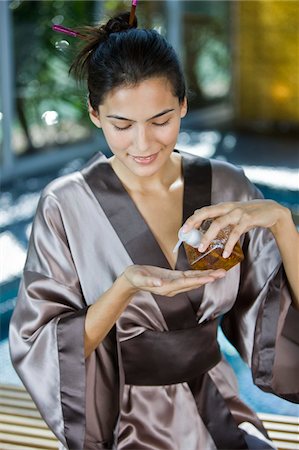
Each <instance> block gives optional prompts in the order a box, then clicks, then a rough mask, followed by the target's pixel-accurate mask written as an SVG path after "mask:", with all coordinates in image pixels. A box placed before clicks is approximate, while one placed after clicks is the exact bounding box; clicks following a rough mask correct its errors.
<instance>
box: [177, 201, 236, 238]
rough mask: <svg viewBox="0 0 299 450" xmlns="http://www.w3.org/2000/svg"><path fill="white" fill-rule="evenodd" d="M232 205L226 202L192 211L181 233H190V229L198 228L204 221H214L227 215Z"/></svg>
mask: <svg viewBox="0 0 299 450" xmlns="http://www.w3.org/2000/svg"><path fill="white" fill-rule="evenodd" d="M232 205H233V203H231V202H226V203H218V204H217V205H212V206H204V207H203V208H200V209H197V210H195V211H194V213H193V215H192V216H190V217H189V218H188V219H187V220H186V221H185V223H184V225H183V226H182V228H181V229H182V231H183V232H187V231H190V230H191V228H198V227H200V225H201V224H202V222H203V221H204V220H206V219H214V218H215V217H218V216H221V215H223V214H225V213H228V212H229V211H230V210H231V209H232V208H233V206H232Z"/></svg>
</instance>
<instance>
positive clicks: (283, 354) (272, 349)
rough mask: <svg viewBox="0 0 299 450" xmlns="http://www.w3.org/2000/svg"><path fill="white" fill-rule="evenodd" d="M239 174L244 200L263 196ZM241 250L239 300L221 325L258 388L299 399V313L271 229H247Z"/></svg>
mask: <svg viewBox="0 0 299 450" xmlns="http://www.w3.org/2000/svg"><path fill="white" fill-rule="evenodd" d="M238 176H239V190H240V192H242V186H243V194H242V195H243V200H250V199H253V198H260V197H261V193H260V192H259V191H258V190H257V189H256V188H255V187H254V186H253V185H252V184H251V183H250V182H249V181H248V180H247V179H245V176H244V175H240V174H239V175H238ZM240 177H241V179H240ZM242 178H243V180H242ZM244 186H245V191H247V195H245V194H244ZM246 196H247V198H245V197H246ZM240 200H241V199H240ZM243 251H244V255H245V258H244V261H243V262H242V264H241V274H240V284H239V291H238V295H237V299H236V302H235V303H234V306H233V308H232V309H231V310H230V311H229V312H228V313H226V314H225V316H224V317H223V320H222V329H223V331H224V333H225V335H226V336H227V338H228V339H229V340H230V342H231V343H232V344H233V345H234V346H235V347H236V349H237V350H238V351H239V353H240V355H241V356H242V358H243V359H244V360H245V361H246V362H247V364H248V365H249V366H250V367H251V370H252V376H253V381H254V383H255V384H256V385H257V386H258V387H260V388H261V389H262V390H264V391H266V392H271V393H273V394H276V395H277V396H280V397H282V398H284V399H286V400H289V401H292V402H295V403H298V402H299V377H298V373H299V325H298V324H299V312H298V310H296V309H295V308H294V307H293V306H292V298H291V293H290V289H289V286H288V281H287V278H286V275H285V272H284V267H283V264H282V261H281V256H280V252H279V250H278V247H277V245H276V242H275V239H274V237H273V235H272V233H271V232H270V231H269V230H266V229H262V228H255V229H253V230H251V231H250V232H248V233H246V235H245V239H244V242H243Z"/></svg>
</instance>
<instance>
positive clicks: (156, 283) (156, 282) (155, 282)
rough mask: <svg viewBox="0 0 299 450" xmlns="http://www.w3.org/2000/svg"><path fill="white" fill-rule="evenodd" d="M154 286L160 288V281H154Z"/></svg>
mask: <svg viewBox="0 0 299 450" xmlns="http://www.w3.org/2000/svg"><path fill="white" fill-rule="evenodd" d="M154 286H156V287H159V286H162V283H161V280H154Z"/></svg>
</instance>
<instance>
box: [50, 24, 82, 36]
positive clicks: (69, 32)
mask: <svg viewBox="0 0 299 450" xmlns="http://www.w3.org/2000/svg"><path fill="white" fill-rule="evenodd" d="M52 30H54V31H58V33H64V34H67V35H68V36H72V37H79V38H81V39H85V36H84V35H83V34H81V33H79V32H78V31H74V30H71V29H70V28H66V27H63V26H62V25H53V26H52Z"/></svg>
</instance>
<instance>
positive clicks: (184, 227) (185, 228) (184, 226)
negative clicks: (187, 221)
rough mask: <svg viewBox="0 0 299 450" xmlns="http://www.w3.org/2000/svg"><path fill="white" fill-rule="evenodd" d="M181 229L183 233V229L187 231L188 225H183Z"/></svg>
mask: <svg viewBox="0 0 299 450" xmlns="http://www.w3.org/2000/svg"><path fill="white" fill-rule="evenodd" d="M181 231H182V232H183V233H185V231H188V225H183V226H182V228H181Z"/></svg>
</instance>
